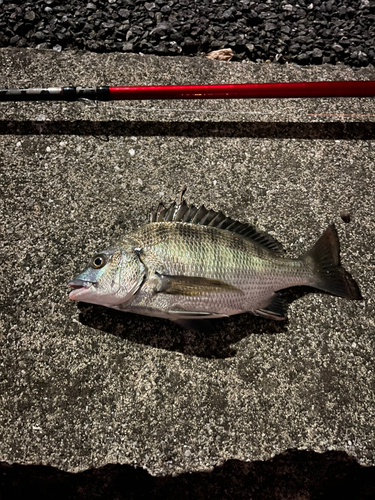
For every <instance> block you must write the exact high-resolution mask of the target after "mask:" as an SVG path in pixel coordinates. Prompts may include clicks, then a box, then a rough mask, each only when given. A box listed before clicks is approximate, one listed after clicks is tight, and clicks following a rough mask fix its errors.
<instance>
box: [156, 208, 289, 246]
mask: <svg viewBox="0 0 375 500" xmlns="http://www.w3.org/2000/svg"><path fill="white" fill-rule="evenodd" d="M153 222H187V223H190V224H197V225H200V226H210V227H216V228H217V229H224V230H226V231H230V232H231V233H236V234H238V235H239V236H241V237H242V238H245V239H247V240H250V241H253V242H255V243H258V245H260V246H262V247H263V248H266V249H267V250H271V251H272V252H275V253H277V254H281V255H282V254H284V249H283V247H282V245H281V243H279V242H278V241H277V240H275V239H274V238H273V237H272V236H270V235H269V234H267V233H263V232H261V231H258V230H257V229H256V228H255V227H254V226H251V225H250V224H248V223H247V222H239V221H236V220H234V219H231V218H230V217H226V216H225V215H224V214H223V212H221V211H220V212H215V210H207V208H206V207H205V206H204V205H202V206H201V207H199V208H198V207H195V206H194V205H190V206H188V205H187V203H186V201H185V200H184V201H182V200H181V203H180V204H179V205H176V203H175V202H173V203H172V205H171V206H170V207H169V208H165V207H164V205H163V203H160V204H159V206H158V208H157V210H155V211H152V212H151V213H150V223H153Z"/></svg>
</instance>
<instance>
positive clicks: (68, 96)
mask: <svg viewBox="0 0 375 500" xmlns="http://www.w3.org/2000/svg"><path fill="white" fill-rule="evenodd" d="M79 99H90V100H94V101H109V100H110V99H109V87H107V86H103V87H53V88H46V89H0V102H1V101H78V100H79Z"/></svg>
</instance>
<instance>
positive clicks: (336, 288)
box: [302, 225, 362, 300]
mask: <svg viewBox="0 0 375 500" xmlns="http://www.w3.org/2000/svg"><path fill="white" fill-rule="evenodd" d="M302 259H303V260H304V261H305V262H306V263H307V264H308V265H310V266H311V265H312V266H313V269H314V278H313V282H312V286H314V287H316V288H319V289H320V290H324V291H325V292H329V293H332V294H333V295H337V296H338V297H344V298H346V299H352V300H360V299H362V296H361V292H360V291H359V288H358V285H357V283H356V282H355V281H354V279H353V278H352V277H351V276H350V274H349V273H348V272H347V271H346V270H345V269H344V268H343V267H342V266H341V265H340V243H339V238H338V235H337V231H336V229H335V226H334V225H331V226H328V228H327V229H326V230H325V231H324V233H323V234H322V236H321V237H320V238H319V240H318V241H317V242H316V243H315V245H314V246H313V248H312V249H311V250H310V251H309V252H307V253H306V254H304V255H303V256H302Z"/></svg>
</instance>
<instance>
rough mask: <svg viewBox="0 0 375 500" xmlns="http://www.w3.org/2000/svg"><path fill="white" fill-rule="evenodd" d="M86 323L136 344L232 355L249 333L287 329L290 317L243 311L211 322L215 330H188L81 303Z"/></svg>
mask: <svg viewBox="0 0 375 500" xmlns="http://www.w3.org/2000/svg"><path fill="white" fill-rule="evenodd" d="M78 308H79V310H80V315H79V320H80V322H81V323H82V324H83V325H86V326H90V327H91V328H95V329H97V330H101V331H103V332H106V333H110V334H113V335H116V336H118V337H120V338H122V339H126V340H128V341H130V342H134V343H136V344H144V345H148V346H151V347H155V348H158V349H166V350H168V351H178V352H181V353H182V354H185V355H188V356H198V357H204V358H230V357H233V356H235V355H236V353H237V351H236V350H235V349H234V348H233V347H231V345H232V344H235V343H236V342H238V341H239V340H241V339H242V338H244V337H246V336H248V335H254V334H263V335H274V334H276V333H280V332H285V331H286V325H287V321H281V322H277V321H271V320H265V319H263V318H257V317H255V316H253V315H252V314H242V315H240V316H236V317H232V318H223V319H219V320H215V321H214V322H211V324H214V327H215V330H214V331H209V332H204V331H203V332H196V331H190V330H185V329H183V328H181V327H179V326H178V325H176V324H174V323H172V322H171V321H169V320H167V319H161V318H152V317H148V316H139V315H137V314H130V313H125V312H121V311H116V310H114V309H109V308H107V307H102V306H97V305H91V304H85V303H83V302H79V303H78Z"/></svg>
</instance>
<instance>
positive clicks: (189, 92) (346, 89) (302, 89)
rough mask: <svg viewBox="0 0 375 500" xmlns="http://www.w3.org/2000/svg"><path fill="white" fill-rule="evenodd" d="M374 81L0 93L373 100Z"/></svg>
mask: <svg viewBox="0 0 375 500" xmlns="http://www.w3.org/2000/svg"><path fill="white" fill-rule="evenodd" d="M374 96H375V81H342V82H340V81H339V82H297V83H249V84H236V85H175V86H144V87H107V86H102V87H56V88H30V89H0V101H77V100H80V99H90V100H95V101H118V100H134V99H271V98H277V99H280V98H302V97H374Z"/></svg>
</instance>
